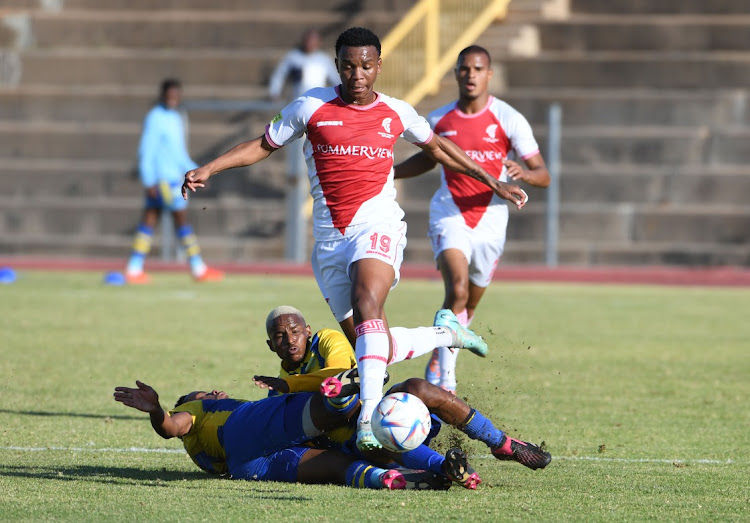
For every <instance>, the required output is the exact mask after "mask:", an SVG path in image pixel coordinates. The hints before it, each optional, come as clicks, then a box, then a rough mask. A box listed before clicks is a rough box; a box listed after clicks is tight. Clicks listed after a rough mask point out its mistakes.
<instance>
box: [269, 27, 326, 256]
mask: <svg viewBox="0 0 750 523" xmlns="http://www.w3.org/2000/svg"><path fill="white" fill-rule="evenodd" d="M338 83H339V73H338V71H337V70H336V64H335V63H334V61H333V58H332V57H331V56H330V55H329V54H328V53H325V52H323V51H321V50H320V33H319V32H318V31H317V30H315V29H309V30H308V31H306V32H305V34H304V35H303V36H302V40H301V42H300V44H299V46H298V47H296V48H295V49H292V50H291V51H289V52H288V53H287V54H286V55H285V56H284V59H283V60H281V62H279V64H278V65H277V66H276V68H275V69H274V71H273V74H272V75H271V80H270V82H269V85H268V94H269V96H270V97H271V99H272V100H273V101H274V102H280V101H281V100H282V94H283V92H284V89H285V87H287V86H289V87H290V89H289V90H290V91H291V92H290V93H289V94H290V95H291V98H289V100H294V99H295V98H298V97H299V96H301V95H303V94H304V93H305V92H307V91H308V90H310V89H312V88H313V87H325V86H331V85H337V84H338ZM303 143H304V141H303V140H295V141H294V142H292V143H290V144H289V145H288V146H287V147H286V148H285V150H284V154H285V165H286V176H287V224H286V239H285V248H284V250H285V256H286V258H287V260H289V261H293V262H296V263H303V262H304V260H305V253H306V248H307V237H308V234H309V232H308V225H307V218H308V217H307V213H306V212H304V211H303V210H302V209H303V208H306V207H307V204H308V203H309V198H310V197H309V195H308V194H307V183H306V178H307V174H306V171H307V169H306V167H305V157H304V153H303V151H302V145H303Z"/></svg>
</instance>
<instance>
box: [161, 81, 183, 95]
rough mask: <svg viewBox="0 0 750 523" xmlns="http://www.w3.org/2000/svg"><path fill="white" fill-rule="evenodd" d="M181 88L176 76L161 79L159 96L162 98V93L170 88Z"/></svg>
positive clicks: (165, 92)
mask: <svg viewBox="0 0 750 523" xmlns="http://www.w3.org/2000/svg"><path fill="white" fill-rule="evenodd" d="M175 87H176V88H177V89H182V82H180V81H179V80H178V79H177V78H166V79H165V80H163V81H162V83H161V87H160V89H159V98H162V99H163V98H164V95H166V94H167V91H169V90H170V89H174V88H175Z"/></svg>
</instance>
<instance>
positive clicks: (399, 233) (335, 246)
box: [311, 221, 406, 322]
mask: <svg viewBox="0 0 750 523" xmlns="http://www.w3.org/2000/svg"><path fill="white" fill-rule="evenodd" d="M404 247H406V223H404V222H402V221H396V222H384V223H381V224H374V225H370V224H368V225H367V226H365V227H361V228H356V227H351V226H350V227H349V228H347V231H346V236H345V237H344V238H342V239H340V240H330V241H317V242H315V245H314V246H313V252H312V259H311V262H312V268H313V273H314V274H315V280H316V281H317V282H318V287H319V288H320V292H322V293H323V297H324V298H325V300H326V302H328V306H329V307H330V308H331V312H333V316H334V317H335V318H336V321H338V322H342V321H344V320H345V319H347V318H348V317H350V316H351V315H352V300H351V295H352V280H351V275H350V273H349V270H350V267H351V264H352V263H354V262H355V261H357V260H362V259H365V258H374V259H376V260H381V261H383V262H385V263H387V264H388V265H390V266H392V267H393V270H394V271H395V273H396V275H395V277H394V279H393V284H392V285H391V289H393V288H394V287H395V286H396V285H397V284H398V280H399V278H400V276H401V262H402V261H403V260H404Z"/></svg>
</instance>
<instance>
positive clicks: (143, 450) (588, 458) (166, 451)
mask: <svg viewBox="0 0 750 523" xmlns="http://www.w3.org/2000/svg"><path fill="white" fill-rule="evenodd" d="M2 450H14V451H20V452H45V451H54V452H116V453H134V454H184V453H185V451H184V450H183V449H164V448H161V449H159V448H143V447H126V448H107V447H102V448H99V447H18V446H0V451H2ZM471 457H472V458H473V459H494V456H493V455H492V454H474V455H472V456H471ZM552 459H554V460H559V461H599V462H605V463H670V464H672V463H685V464H690V463H694V464H703V465H748V464H750V462H746V461H735V460H732V459H727V460H720V459H681V458H673V459H657V458H603V457H599V456H553V458H552Z"/></svg>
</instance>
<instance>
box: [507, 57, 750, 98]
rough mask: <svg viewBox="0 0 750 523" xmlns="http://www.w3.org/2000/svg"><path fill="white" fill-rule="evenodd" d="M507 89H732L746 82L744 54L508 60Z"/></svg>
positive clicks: (749, 74)
mask: <svg viewBox="0 0 750 523" xmlns="http://www.w3.org/2000/svg"><path fill="white" fill-rule="evenodd" d="M502 67H503V70H504V73H505V77H506V81H507V84H508V86H509V87H511V88H515V89H519V88H523V87H528V88H537V87H546V86H550V85H558V86H559V87H560V88H589V89H593V88H596V89H624V88H628V87H629V88H650V89H692V88H695V89H700V88H703V89H708V88H711V89H731V88H744V87H746V86H747V85H748V83H750V53H748V52H716V53H712V52H692V53H688V52H671V53H667V52H662V53H656V52H630V51H628V52H609V51H597V52H587V53H577V52H552V51H545V52H543V53H542V54H541V55H540V56H539V57H538V58H536V59H535V60H533V61H529V60H528V59H517V58H513V57H508V58H506V59H505V60H504V62H503V64H502Z"/></svg>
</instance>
